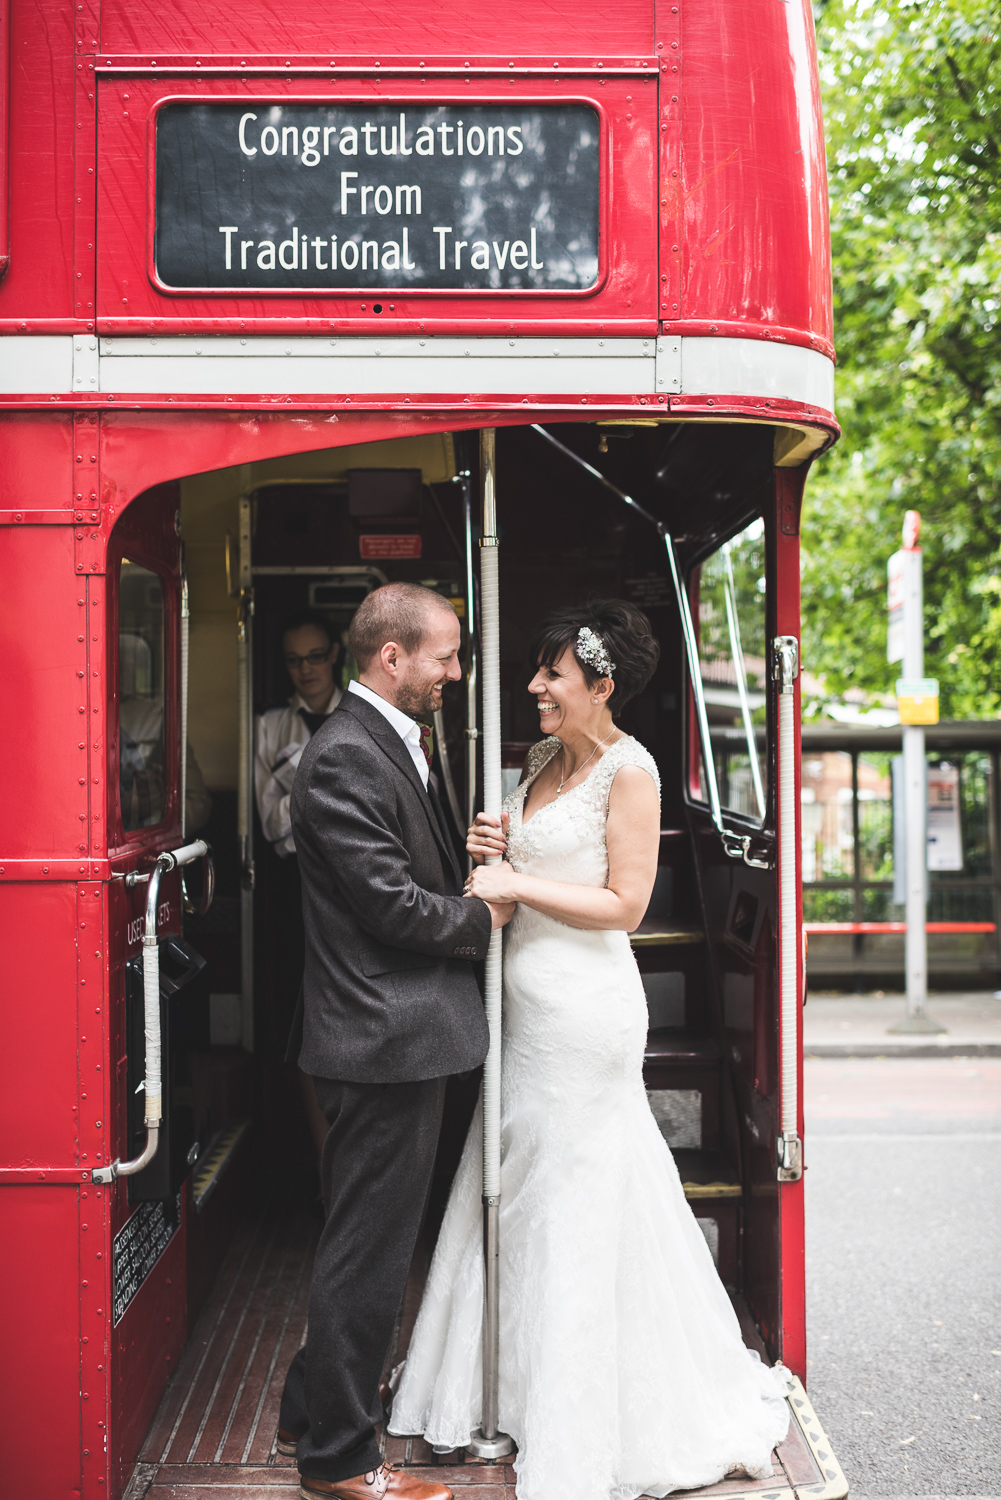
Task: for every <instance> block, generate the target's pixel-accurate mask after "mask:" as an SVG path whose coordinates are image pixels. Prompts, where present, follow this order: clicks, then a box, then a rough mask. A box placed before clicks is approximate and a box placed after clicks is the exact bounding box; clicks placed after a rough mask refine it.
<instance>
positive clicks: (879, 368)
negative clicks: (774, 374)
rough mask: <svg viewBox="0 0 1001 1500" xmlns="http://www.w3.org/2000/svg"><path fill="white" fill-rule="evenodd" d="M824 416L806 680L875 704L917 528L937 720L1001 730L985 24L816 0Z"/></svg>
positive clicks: (816, 476) (1000, 37)
mask: <svg viewBox="0 0 1001 1500" xmlns="http://www.w3.org/2000/svg"><path fill="white" fill-rule="evenodd" d="M818 42H819V48H820V67H821V78H822V83H823V87H824V95H825V118H826V126H827V136H828V162H829V168H830V182H831V217H832V238H833V252H834V297H835V318H836V325H835V326H836V340H837V346H838V358H839V374H838V414H839V419H840V421H841V424H842V428H843V436H842V439H841V442H840V443H839V445H838V447H837V448H836V449H834V451H833V452H832V453H831V454H830V455H829V456H827V457H826V458H824V459H822V460H821V461H820V462H819V464H818V465H817V467H816V469H815V470H814V473H813V475H812V476H811V482H810V485H809V487H808V491H807V505H806V513H805V516H804V527H803V613H804V622H803V625H804V657H805V665H806V666H807V668H808V670H811V671H813V672H815V673H817V674H818V675H821V676H822V677H823V678H824V679H825V681H826V687H827V691H828V692H829V693H832V694H839V693H842V692H844V691H845V690H846V689H849V688H853V687H854V688H860V689H863V690H864V691H866V692H867V693H873V694H876V693H885V692H887V691H890V692H892V686H893V679H894V677H895V676H896V675H897V672H898V671H899V668H897V667H890V666H888V664H887V662H886V659H885V642H886V559H887V557H888V556H889V554H890V553H891V552H893V551H894V550H895V549H896V548H897V547H898V546H899V545H900V527H901V523H902V521H903V516H904V511H905V510H908V509H914V510H918V511H920V512H921V516H922V522H923V530H922V544H923V548H924V561H925V627H926V648H925V650H926V655H925V661H926V666H925V670H926V672H927V674H928V675H929V676H937V677H938V678H939V679H940V683H941V694H942V702H941V710H942V716H943V717H949V718H961V717H972V718H983V717H993V716H994V715H996V714H998V713H999V712H1001V379H999V377H1001V5H999V4H997V3H995V4H990V3H984V0H827V3H826V4H824V5H823V6H822V7H818Z"/></svg>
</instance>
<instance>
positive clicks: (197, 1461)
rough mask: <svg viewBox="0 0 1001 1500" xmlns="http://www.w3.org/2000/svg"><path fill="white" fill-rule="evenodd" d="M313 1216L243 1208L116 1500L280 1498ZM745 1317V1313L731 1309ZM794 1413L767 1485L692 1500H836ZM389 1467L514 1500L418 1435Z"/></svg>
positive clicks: (288, 1479) (291, 1487) (278, 1201)
mask: <svg viewBox="0 0 1001 1500" xmlns="http://www.w3.org/2000/svg"><path fill="white" fill-rule="evenodd" d="M319 1230H320V1223H319V1218H318V1216H317V1215H316V1213H311V1212H310V1211H309V1210H308V1208H305V1207H303V1206H302V1204H301V1200H300V1199H299V1198H298V1197H297V1196H293V1195H292V1194H287V1195H286V1194H277V1193H276V1194H273V1195H271V1196H270V1197H267V1198H264V1199H262V1200H261V1201H260V1202H259V1203H258V1204H257V1205H255V1207H254V1209H253V1210H252V1211H251V1212H250V1213H249V1214H248V1216H247V1218H246V1219H245V1221H244V1223H243V1225H242V1226H241V1229H240V1231H239V1233H238V1234H237V1236H236V1239H235V1241H234V1243H233V1245H232V1248H231V1249H230V1251H229V1254H228V1255H227V1258H226V1261H225V1263H224V1265H223V1267H222V1269H221V1271H220V1273H219V1276H218V1278H217V1280H216V1283H215V1286H214V1287H213V1289H212V1292H211V1294H210V1296H209V1298H208V1301H207V1304H206V1306H205V1308H204V1310H203V1312H202V1314H201V1316H200V1318H199V1319H198V1322H197V1324H196V1326H195V1328H194V1331H193V1333H192V1336H191V1338H190V1339H189V1340H188V1344H187V1346H186V1348H185V1351H184V1355H183V1357H182V1359H181V1361H180V1363H179V1365H178V1368H177V1371H176V1372H175V1374H174V1376H173V1378H172V1379H171V1382H170V1384H169V1385H168V1387H167V1389H166V1391H165V1393H164V1396H163V1400H162V1401H161V1403H160V1407H159V1410H158V1411H157V1414H156V1416H155V1418H154V1420H153V1423H152V1425H151V1427H150V1430H149V1432H148V1433H147V1436H146V1440H145V1442H144V1444H143V1448H142V1452H141V1454H140V1457H139V1462H138V1463H137V1465H136V1469H135V1472H134V1474H133V1476H132V1479H131V1482H130V1484H129V1485H128V1488H127V1490H126V1492H125V1500H289V1497H291V1496H298V1494H299V1484H298V1473H297V1471H296V1467H295V1460H294V1459H291V1458H284V1457H282V1455H281V1454H279V1453H277V1452H276V1451H275V1441H276V1436H277V1426H278V1408H279V1403H280V1400H281V1391H282V1384H283V1381H284V1378H285V1371H286V1369H287V1367H288V1364H289V1361H290V1360H291V1358H292V1356H293V1354H294V1353H295V1351H296V1350H297V1349H298V1348H299V1346H300V1344H301V1343H302V1341H303V1339H304V1337H305V1330H306V1312H307V1306H308V1301H309V1279H310V1270H311V1266H312V1260H313V1253H314V1250H315V1248H316V1242H317V1239H318V1237H319ZM427 1253H428V1252H427V1251H426V1250H424V1251H421V1250H419V1251H418V1254H417V1256H416V1257H415V1261H414V1265H413V1267H412V1269H411V1273H410V1280H409V1282H408V1285H407V1291H406V1295H405V1298H404V1303H403V1307H402V1309H401V1314H400V1320H399V1329H398V1336H397V1342H396V1351H395V1353H394V1359H393V1362H394V1363H395V1362H396V1361H398V1360H399V1359H401V1358H402V1357H403V1354H404V1353H405V1351H406V1348H407V1344H408V1342H409V1339H410V1334H411V1331H412V1329H413V1325H414V1319H415V1318H416V1315H417V1308H418V1305H419V1303H420V1294H421V1288H422V1287H423V1284H424V1278H425V1275H426V1271H427ZM738 1311H740V1312H743V1309H741V1308H738ZM742 1323H743V1324H744V1326H745V1327H748V1326H749V1324H750V1320H749V1319H748V1318H747V1317H746V1314H745V1316H744V1317H742ZM790 1400H791V1403H792V1407H793V1412H794V1416H795V1417H796V1420H795V1421H793V1422H791V1423H790V1427H789V1434H788V1436H787V1438H786V1439H785V1441H784V1442H783V1443H782V1444H781V1445H780V1447H779V1448H778V1449H777V1450H776V1452H775V1454H774V1456H773V1461H774V1473H773V1477H772V1479H771V1480H762V1481H758V1482H754V1483H752V1482H750V1481H748V1480H739V1479H732V1480H726V1481H724V1482H723V1483H721V1484H717V1485H712V1486H710V1487H707V1488H705V1489H701V1490H693V1491H688V1492H687V1493H688V1494H690V1495H692V1496H698V1497H700V1500H701V1497H703V1496H705V1497H709V1496H727V1497H728V1500H737V1497H739V1496H744V1495H747V1496H748V1497H749V1500H750V1497H752V1496H753V1497H754V1500H793V1497H796V1496H799V1495H804V1496H805V1495H809V1496H810V1497H811V1500H837V1497H839V1496H842V1495H844V1494H845V1492H846V1489H847V1486H846V1485H845V1483H844V1479H843V1477H842V1476H841V1471H840V1468H839V1467H838V1465H837V1463H836V1462H835V1461H834V1460H833V1458H832V1457H831V1454H830V1448H829V1446H828V1444H827V1441H826V1439H825V1437H824V1434H823V1432H822V1430H821V1429H820V1427H819V1425H818V1424H817V1423H816V1418H815V1417H814V1414H813V1411H812V1408H811V1407H810V1404H809V1402H808V1401H807V1399H806V1395H805V1392H804V1391H803V1390H802V1387H800V1386H799V1384H798V1382H797V1383H796V1389H795V1390H794V1392H793V1394H792V1396H791V1398H790ZM383 1441H384V1443H385V1455H386V1458H387V1460H389V1461H390V1462H391V1463H396V1464H399V1465H401V1466H405V1467H407V1468H408V1469H410V1470H412V1471H413V1473H414V1474H415V1476H419V1475H421V1474H422V1473H425V1474H427V1476H428V1477H431V1476H432V1475H433V1477H434V1478H435V1479H437V1480H440V1481H443V1482H444V1483H445V1484H447V1485H449V1486H450V1487H451V1488H452V1489H454V1490H455V1491H456V1492H457V1495H458V1497H459V1500H514V1494H515V1476H514V1469H513V1466H512V1463H511V1462H510V1461H507V1462H503V1463H496V1464H484V1463H481V1462H479V1461H478V1460H468V1461H467V1460H466V1456H465V1454H464V1453H463V1452H461V1451H459V1452H456V1453H448V1454H435V1453H433V1452H432V1451H431V1449H430V1448H429V1447H428V1445H427V1444H426V1443H425V1442H424V1441H423V1439H421V1438H393V1437H390V1438H388V1439H385V1438H384V1439H383Z"/></svg>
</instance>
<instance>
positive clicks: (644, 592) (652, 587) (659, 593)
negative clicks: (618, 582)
mask: <svg viewBox="0 0 1001 1500" xmlns="http://www.w3.org/2000/svg"><path fill="white" fill-rule="evenodd" d="M625 583H626V597H627V598H628V599H631V600H632V602H633V603H634V604H638V605H639V606H640V608H641V609H660V608H661V607H662V606H663V605H665V604H670V603H671V585H670V583H669V582H668V579H667V574H666V573H648V574H647V575H646V577H645V578H627V579H626V581H625Z"/></svg>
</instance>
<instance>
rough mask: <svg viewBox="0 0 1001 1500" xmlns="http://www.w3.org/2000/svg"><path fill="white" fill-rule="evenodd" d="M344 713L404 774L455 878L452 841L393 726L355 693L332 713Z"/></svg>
mask: <svg viewBox="0 0 1001 1500" xmlns="http://www.w3.org/2000/svg"><path fill="white" fill-rule="evenodd" d="M345 710H346V711H347V712H348V713H352V714H354V715H355V717H356V718H358V719H360V720H361V722H362V723H363V724H364V725H365V728H366V729H367V730H368V732H369V734H370V735H371V736H372V738H373V739H374V740H376V741H377V743H378V744H379V746H380V747H381V748H382V749H383V750H385V752H386V754H387V755H388V756H389V758H390V760H391V761H392V762H393V765H394V766H396V767H397V769H398V770H400V771H402V772H403V774H404V776H406V778H407V780H408V781H409V782H410V784H411V786H413V787H414V789H415V790H416V791H417V793H418V795H419V797H420V799H421V806H422V807H423V808H424V815H425V817H426V818H427V820H428V824H429V826H430V828H431V832H432V833H433V834H434V836H435V839H436V840H437V843H438V847H439V848H440V849H441V852H442V854H443V855H444V856H445V858H446V860H447V861H448V868H449V869H450V870H451V871H452V873H453V875H457V874H458V866H457V864H456V860H455V851H454V849H453V848H452V841H451V839H448V840H446V838H445V835H444V833H443V832H442V829H441V827H440V825H439V821H438V818H437V816H436V814H435V810H434V807H433V806H432V805H431V797H430V795H429V793H428V791H427V789H426V788H425V786H424V783H423V781H422V780H421V778H420V776H419V775H418V772H417V767H416V766H415V765H414V763H413V760H412V759H411V755H410V751H409V750H408V749H407V747H406V745H405V744H404V743H403V741H402V739H401V738H400V736H399V735H398V734H397V732H396V730H395V729H394V728H393V726H392V724H390V722H389V720H388V719H387V718H386V717H385V715H383V714H381V713H380V712H379V710H378V709H377V708H373V706H372V704H371V703H366V702H365V699H364V698H360V697H359V696H358V694H357V693H345V694H344V697H343V698H342V699H341V701H340V703H339V704H338V705H337V708H336V709H335V712H336V713H341V712H344V711H345Z"/></svg>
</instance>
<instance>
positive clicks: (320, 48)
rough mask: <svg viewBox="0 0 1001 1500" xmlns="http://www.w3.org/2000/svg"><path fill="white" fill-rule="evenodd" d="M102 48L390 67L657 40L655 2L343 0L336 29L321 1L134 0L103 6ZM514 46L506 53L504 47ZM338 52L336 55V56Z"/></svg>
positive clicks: (581, 51) (622, 51) (614, 49)
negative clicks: (399, 62)
mask: <svg viewBox="0 0 1001 1500" xmlns="http://www.w3.org/2000/svg"><path fill="white" fill-rule="evenodd" d="M101 21H102V26H101V46H102V47H103V48H104V49H105V51H106V52H107V53H109V54H112V55H113V56H114V57H115V58H116V60H117V59H118V58H119V55H122V57H123V58H124V57H127V56H129V55H139V56H142V55H144V54H148V53H149V52H150V51H151V49H152V55H153V56H154V57H157V58H158V59H159V57H160V54H163V55H164V56H166V57H169V56H174V55H176V54H178V53H186V54H190V56H191V57H192V58H193V59H194V58H198V59H200V60H201V62H202V65H203V66H205V64H206V63H207V62H208V61H209V59H211V58H219V57H226V58H227V59H229V58H232V59H233V60H234V61H240V60H242V59H244V58H246V59H247V60H248V61H249V62H252V61H253V60H254V59H255V58H257V57H259V56H261V54H264V56H265V57H266V56H267V55H268V54H270V55H271V56H272V57H277V56H278V55H279V54H280V55H281V65H284V62H285V59H286V58H288V59H290V60H291V63H292V65H293V66H294V65H295V64H296V63H297V62H298V61H299V60H300V59H302V58H303V57H307V58H308V57H323V58H324V60H325V62H329V60H330V59H331V58H333V59H335V60H336V61H337V62H338V63H347V64H348V65H350V62H351V61H353V60H355V59H359V60H360V59H361V58H365V59H366V60H369V58H370V60H371V61H372V62H375V61H378V60H381V61H382V64H383V66H384V67H385V66H386V64H387V62H388V61H389V60H390V59H392V58H394V57H397V56H399V55H401V54H406V55H409V56H412V57H413V59H414V62H415V64H416V63H417V62H418V61H420V60H421V59H425V60H431V59H433V58H436V57H439V58H440V57H449V58H451V59H452V60H453V61H454V60H455V59H459V66H460V67H461V66H462V63H463V62H465V61H466V60H469V61H470V62H471V63H472V64H473V65H474V66H475V65H476V64H477V63H482V62H483V60H484V59H487V60H489V61H491V62H496V60H497V59H498V57H500V58H501V59H502V64H501V65H502V66H504V67H506V66H507V62H508V58H509V57H510V58H512V59H518V58H523V57H533V56H536V55H538V56H544V57H545V58H546V61H547V63H549V65H550V66H551V65H552V58H554V57H565V56H567V55H570V56H574V57H580V58H582V59H585V58H586V59H588V60H591V59H592V58H593V59H594V60H595V61H597V60H598V59H601V58H607V57H610V56H611V57H621V56H623V55H628V54H629V53H631V52H637V53H639V55H640V56H642V55H644V54H649V51H650V47H651V42H652V38H653V24H654V5H653V0H624V3H623V4H621V5H616V6H614V7H611V6H603V5H597V4H593V3H592V4H590V5H583V6H582V5H578V4H576V3H575V0H551V3H549V4H547V5H538V6H525V7H524V8H523V9H522V10H519V11H518V12H517V14H516V13H515V12H514V11H513V10H512V7H510V6H509V5H505V4H503V3H498V0H493V3H491V4H485V5H470V4H469V3H468V0H437V3H436V4H434V5H433V6H429V5H426V4H424V3H422V0H401V3H398V4H396V5H394V6H393V7H392V11H391V13H387V12H384V11H381V10H380V9H379V8H378V7H373V6H372V5H370V4H366V3H365V0H344V3H341V4H339V5H338V7H337V15H336V25H332V24H331V16H330V12H329V10H327V9H325V8H324V7H323V6H322V5H316V4H312V5H297V6H295V7H293V8H291V9H289V10H283V9H282V8H281V7H275V6H274V5H270V4H268V3H267V0H250V3H249V4H246V5H243V4H240V5H234V4H216V5H215V6H213V7H212V8H211V10H209V9H208V8H207V7H192V6H190V5H188V4H187V3H185V0H169V3H168V4H166V5H159V6H156V7H149V6H145V5H141V4H137V3H136V0H110V3H107V0H106V3H105V4H104V5H103V6H102V14H101ZM505 43H507V46H508V47H510V48H511V50H510V52H509V51H508V50H507V48H506V47H505V46H504V44H505ZM331 49H332V50H331Z"/></svg>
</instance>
